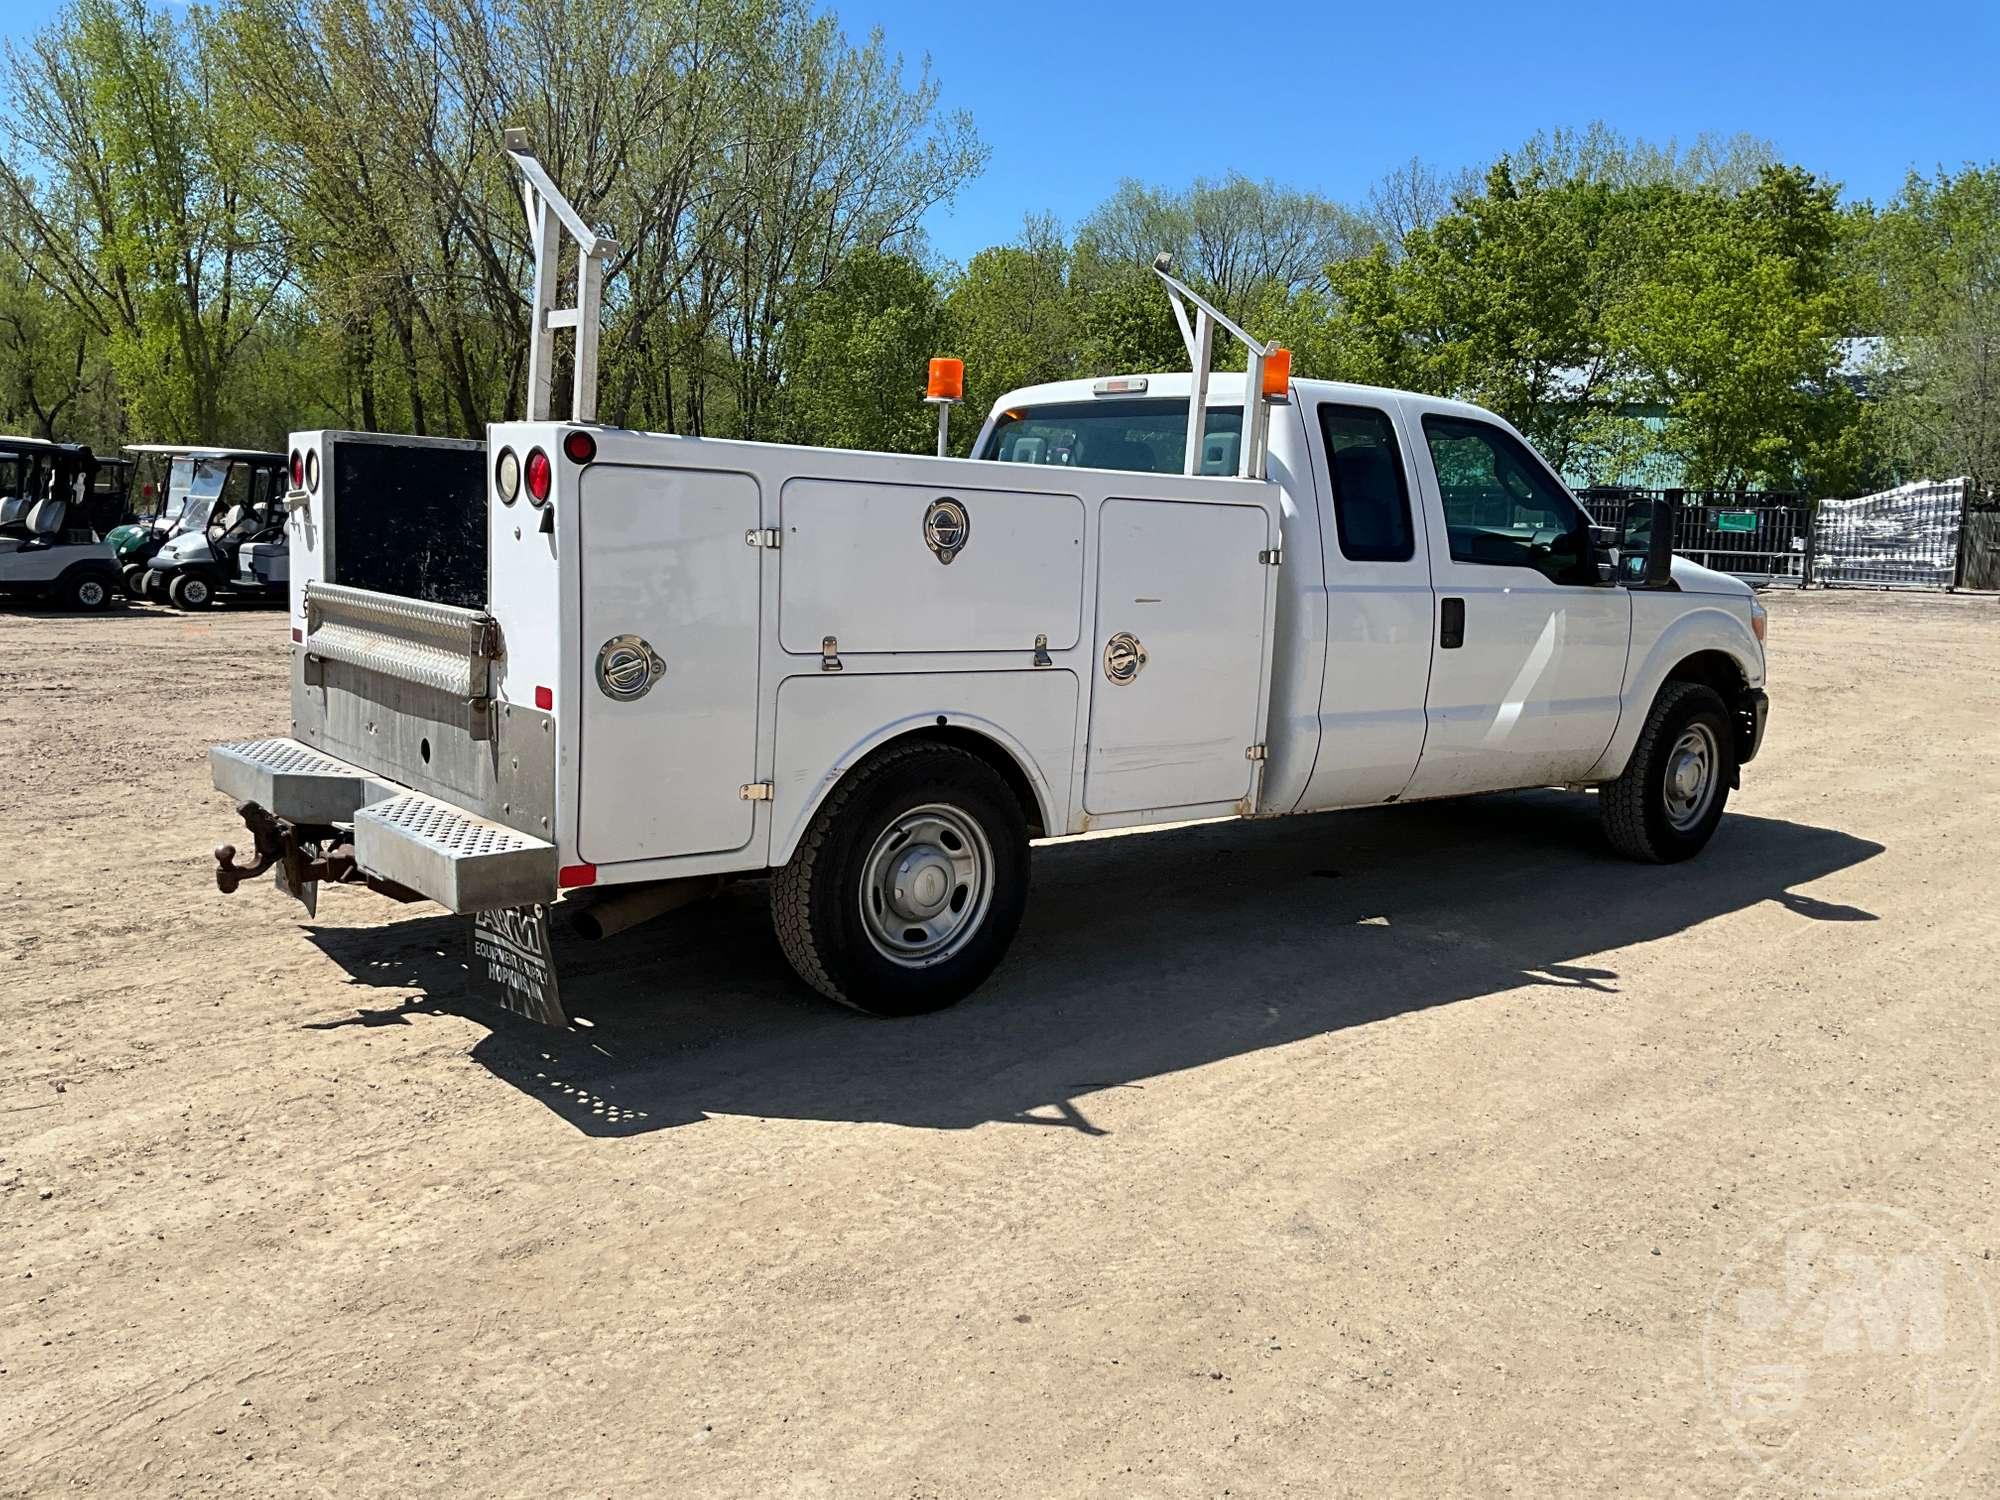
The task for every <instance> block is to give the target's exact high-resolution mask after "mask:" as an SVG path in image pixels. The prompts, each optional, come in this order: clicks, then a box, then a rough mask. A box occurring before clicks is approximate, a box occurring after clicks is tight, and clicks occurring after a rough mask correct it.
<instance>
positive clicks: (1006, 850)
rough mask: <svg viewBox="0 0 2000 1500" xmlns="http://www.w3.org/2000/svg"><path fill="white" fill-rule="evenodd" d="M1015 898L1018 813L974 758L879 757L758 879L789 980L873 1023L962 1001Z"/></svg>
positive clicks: (1021, 862)
mask: <svg viewBox="0 0 2000 1500" xmlns="http://www.w3.org/2000/svg"><path fill="white" fill-rule="evenodd" d="M1027 895H1028V830H1027V823H1026V820H1025V818H1024V817H1023V815H1022V812H1021V806H1020V804H1019V803H1018V802H1017V801H1016V800H1015V798H1014V794H1013V792H1012V791H1011V790H1009V788H1008V786H1007V784H1006V783H1005V782H1004V781H1003V780H1001V778H1000V775H999V773H998V772H996V771H995V770H994V769H993V768H992V767H991V766H990V765H988V764H987V763H986V762H985V761H983V760H981V759H980V758H979V757H978V756H976V755H972V754H969V753H968V752H966V751H963V750H958V749H954V748H952V747H950V746H946V745H937V744H925V743H919V744H913V745H910V746H907V747H905V748H901V749H892V750H890V751H888V752H886V753H884V754H883V755H881V756H880V757H879V758H878V759H876V760H874V761H873V762H871V763H869V764H867V765H864V766H862V767H861V768H860V769H859V770H858V771H856V772H855V773H854V774H853V775H852V776H850V777H849V778H848V779H847V780H846V781H844V782H843V783H841V785H840V786H839V787H837V788H835V790H834V792H833V795H832V796H830V797H829V798H828V799H827V800H826V803H825V805H823V806H822V807H821V808H820V810H819V812H818V813H816V814H815V815H814V817H813V821H812V824H811V826H810V827H808V828H807V830H806V836H805V838H804V839H803V840H802V841H801V842H800V844H799V847H798V851H797V852H796V853H795V854H794V855H793V856H792V859H791V862H790V863H789V864H787V865H785V866H784V867H783V868H782V869H780V870H779V871H778V872H777V873H776V874H775V875H774V876H773V877H772V879H771V917H772V922H773V925H774V926H775V927H776V928H777V932H778V942H779V945H780V946H781V947H783V949H784V950H785V957H786V958H788V959H790V960H791V964H792V967H793V968H794V969H796V970H797V971H798V974H799V977H800V978H801V979H803V980H805V982H806V983H807V984H810V985H811V986H812V987H813V988H814V989H816V990H818V991H819V992H820V993H821V994H823V995H825V996H827V997H828V998H830V999H834V1000H838V1001H840V1002H841V1003H842V1004H844V1005H851V1006H853V1007H854V1008H855V1009H856V1010H860V1011H866V1012H868V1013H869V1014H870V1015H878V1016H913V1015H921V1014H923V1013H924V1012H926V1011H933V1010H940V1009H942V1008H944V1007H945V1006H947V1005H951V1004H953V1003H955V1002H956V1001H958V1000H961V999H963V998H964V997H965V996H966V995H968V994H970V993H971V992H972V991H973V990H975V989H977V988H978V987H979V985H980V984H981V983H983V982H984V981H985V979H986V977H987V976H988V975H989V974H991V973H992V972H993V970H994V968H995V967H996V966H998V964H999V962H1000V960H1001V958H1002V957H1003V956H1004V955H1005V953H1006V951H1007V946H1008V944H1010V943H1011V942H1012V941H1013V939H1014V933H1015V931H1016V930H1017V929H1018V928H1019V927H1020V925H1021V913H1022V911H1023V910H1024V909H1025V907H1026V905H1027Z"/></svg>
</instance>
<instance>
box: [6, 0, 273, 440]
mask: <svg viewBox="0 0 2000 1500" xmlns="http://www.w3.org/2000/svg"><path fill="white" fill-rule="evenodd" d="M8 83H9V86H10V88H9V91H10V93H11V95H12V101H11V102H12V104H13V109H12V111H11V112H10V114H9V116H8V119H7V125H6V129H7V134H8V145H9V147H10V150H9V160H8V162H7V164H6V166H5V168H4V169H0V203H4V206H5V208H6V212H5V213H4V214H0V237H4V238H5V240H6V243H7V244H8V246H9V248H10V249H12V250H13V252H14V253H15V254H16V255H18V256H20V257H21V258H22V259H23V260H24V261H26V262H28V263H30V264H33V265H35V266H36V267H37V268H38V275H39V276H40V277H41V278H42V280H43V281H44V284H45V285H47V286H48V287H49V288H50V289H51V290H52V291H54V292H55V293H56V294H57V295H58V296H59V297H61V298H62V299H63V301H64V302H66V303H67V304H68V305H69V306H70V307H71V308H72V309H73V310H74V311H75V312H76V313H77V314H78V315H80V316H81V317H83V318H84V319H86V320H87V321H88V323H89V324H90V325H91V326H92V327H93V328H94V330H95V331H96V333H97V334H98V335H99V336H100V337H101V338H102V339H103V340H104V341H105V346H106V348H107V351H108V355H109V359H110V363H111V364H112V366H113V367H114V368H115V370H116V371H117V375H118V384H119V389H120V390H121V391H122V392H123V394H124V396H125V400H126V402H127V405H128V411H129V419H130V422H131V425H132V427H133V429H134V430H135V431H137V432H139V433H142V434H145V435H149V436H151V435H160V436H173V437H192V438H199V439H203V440H208V441H215V440H221V439H224V438H227V437H229V436H232V435H233V434H232V433H230V432H229V431H228V427H229V414H228V409H227V408H228V401H229V397H230V392H231V387H232V382H233V380H234V378H235V376H236V374H237V372H238V360H239V356H240V354H241V352H242V350H243V347H244V344H245V342H246V340H248V339H249V338H250V337H251V335H252V334H253V333H254V332H255V330H256V328H257V326H258V323H259V320H260V319H261V318H263V316H264V315H265V314H266V313H267V312H268V311H269V309H270V307H271V305H272V303H273V302H274V300H275V299H276V298H277V297H278V296H279V295H280V294H281V292H282V291H283V289H284V286H285V266H284V265H283V263H282V261H281V260H280V259H279V258H278V257H276V256H275V255H273V254H272V249H273V244H274V236H273V234H272V229H271V226H270V224H269V223H268V222H267V221H266V220H265V219H264V217H263V216H262V215H261V214H260V213H259V211H258V209H257V207H256V203H255V200H254V195H253V194H252V193H251V191H250V187H251V166H252V158H251V153H250V151H249V149H248V146H247V143H246V139H245V136H244V133H243V132H242V130H241V129H240V128H239V122H238V119H237V117H236V115H235V113H234V112H233V110H232V108H231V105H232V103H233V101H234V98H235V96H236V93H237V89H236V86H235V83H234V81H233V80H232V78H231V77H230V76H229V74H228V71H227V67H226V60H225V59H224V58H223V57H222V56H220V55H219V54H218V53H217V51H216V50H215V49H213V48H211V47H208V46H206V45H204V40H203V37H202V35H201V32H200V30H199V28H198V27H195V26H192V25H190V24H188V23H186V22H182V21H178V20H176V19H175V17H174V16H173V14H172V13H171V12H169V11H166V10H147V9H146V8H145V7H144V5H143V4H141V3H140V0H77V3H76V4H75V5H74V6H73V8H72V9H71V10H69V11H67V12H65V13H64V14H63V15H62V16H61V17H60V18H59V19H58V20H57V21H56V22H55V24H54V25H52V26H50V27H49V28H48V29H46V30H45V31H43V32H42V33H41V34H39V35H38V36H37V37H36V38H35V39H34V41H33V42H32V43H31V44H30V45H29V47H28V48H27V49H26V51H16V50H14V49H12V48H10V49H9V53H8ZM31 164H32V165H33V166H34V167H35V168H37V169H38V170H39V171H40V172H41V173H42V174H43V175H42V176H41V177H40V178H37V176H36V175H34V173H33V172H31V171H30V169H29V168H30V165H31Z"/></svg>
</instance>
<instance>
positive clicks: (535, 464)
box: [525, 448, 554, 505]
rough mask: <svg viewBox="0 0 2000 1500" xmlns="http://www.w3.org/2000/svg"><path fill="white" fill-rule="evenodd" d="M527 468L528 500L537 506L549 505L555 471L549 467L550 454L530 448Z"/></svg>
mask: <svg viewBox="0 0 2000 1500" xmlns="http://www.w3.org/2000/svg"><path fill="white" fill-rule="evenodd" d="M525 467H526V469H527V477H528V498H529V499H530V500H531V501H533V502H534V503H535V504H536V505H547V504H548V503H549V480H550V479H551V478H553V477H554V474H553V471H552V470H551V468H550V466H549V456H548V454H546V453H544V452H542V450H541V449H539V448H530V449H529V450H528V462H527V464H526V465H525Z"/></svg>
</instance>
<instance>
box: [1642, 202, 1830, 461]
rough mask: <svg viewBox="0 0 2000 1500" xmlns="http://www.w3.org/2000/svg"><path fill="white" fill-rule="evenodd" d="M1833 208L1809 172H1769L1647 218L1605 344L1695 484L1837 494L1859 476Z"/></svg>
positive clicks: (1662, 207) (1663, 206) (1666, 206)
mask: <svg viewBox="0 0 2000 1500" xmlns="http://www.w3.org/2000/svg"><path fill="white" fill-rule="evenodd" d="M1836 199H1837V188H1836V187H1835V185H1833V184H1831V183H1827V182H1822V181H1820V180H1819V179H1817V178H1815V177H1814V176H1813V175H1812V174H1811V173H1809V172H1806V171H1805V170H1804V169H1803V168H1798V167H1767V168H1764V169H1763V170H1762V172H1761V173H1760V174H1759V178H1758V181H1757V184H1756V185H1755V186H1754V187H1752V188H1750V189H1749V190H1747V191H1745V192H1743V193H1741V194H1737V195H1734V196H1730V195H1725V194H1722V193H1719V192H1714V191H1709V190H1702V191H1696V192H1682V193H1675V194H1672V195H1670V196H1668V197H1667V198H1665V199H1664V200H1663V201H1662V203H1661V204H1660V205H1659V207H1658V209H1657V210H1656V212H1655V213H1653V214H1652V215H1651V216H1650V218H1649V221H1648V226H1647V227H1648V231H1649V238H1650V242H1651V243H1650V245H1649V249H1648V253H1647V255H1646V256H1645V259H1644V264H1643V266H1642V268H1641V274H1639V275H1637V276H1635V277H1634V278H1633V279H1632V282H1631V284H1630V285H1629V286H1628V287H1627V289H1626V290H1625V291H1624V293H1623V294H1622V295H1621V296H1620V297H1619V298H1618V300H1617V302H1616V304H1615V310H1614V314H1613V319H1612V338H1613V341H1614V343H1615V344H1616V345H1617V346H1618V347H1619V348H1620V349H1621V350H1622V351H1624V355H1625V357H1626V358H1627V359H1628V360H1629V362H1630V374H1629V376H1628V377H1627V379H1626V380H1625V381H1624V382H1623V389H1624V391H1625V393H1626V398H1627V399H1628V400H1636V401H1640V402H1645V403H1648V404H1651V405H1655V406H1657V407H1659V408H1660V409H1662V410H1663V411H1664V412H1665V413H1666V417H1665V425H1664V428H1663V431H1662V434H1661V441H1662V444H1663V446H1664V447H1665V448H1666V449H1667V451H1669V452H1671V453H1673V454H1675V455H1676V456H1677V457H1679V458H1680V459H1681V460H1682V461H1683V462H1684V463H1685V465H1686V467H1687V478H1688V482H1689V484H1690V485H1691V486H1694V487H1699V488H1709V487H1713V488H1719V489H1731V490H1740V489H1742V488H1744V487H1746V486H1748V485H1750V484H1753V483H1761V484H1765V485H1769V486H1772V487H1775V488H1791V487H1793V486H1795V485H1798V484H1800V483H1805V484H1808V485H1811V486H1814V487H1816V488H1820V489H1823V490H1826V491H1835V490H1839V489H1843V488H1847V487H1849V486H1850V485H1851V483H1852V482H1853V480H1854V478H1855V477H1856V472H1857V466H1858V464H1859V462H1860V454H1861V450H1860V446H1859V444H1858V442H1857V440H1856V437H1855V424H1856V422H1857V420H1858V417H1859V411H1858V400H1857V398H1856V396H1855V395H1854V393H1853V392H1852V391H1851V390H1850V389H1849V388H1848V387H1847V385H1845V384H1844V383H1843V382H1842V381H1841V379H1840V378H1839V369H1840V363H1841V344H1842V340H1843V339H1844V338H1845V337H1847V336H1848V335H1849V334H1851V333H1852V331H1853V328H1854V321H1853V296H1852V292H1851V290H1850V289H1849V288H1848V287H1847V286H1845V285H1844V284H1842V283H1841V281H1840V280H1839V279H1838V278H1837V276H1836V274H1835V271H1836V267H1837V264H1838V255H1837V250H1838V246H1839V243H1840V239H1841V235H1842V232H1843V225H1842V220H1841V216H1840V213H1839V210H1838V208H1837V206H1836Z"/></svg>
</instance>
